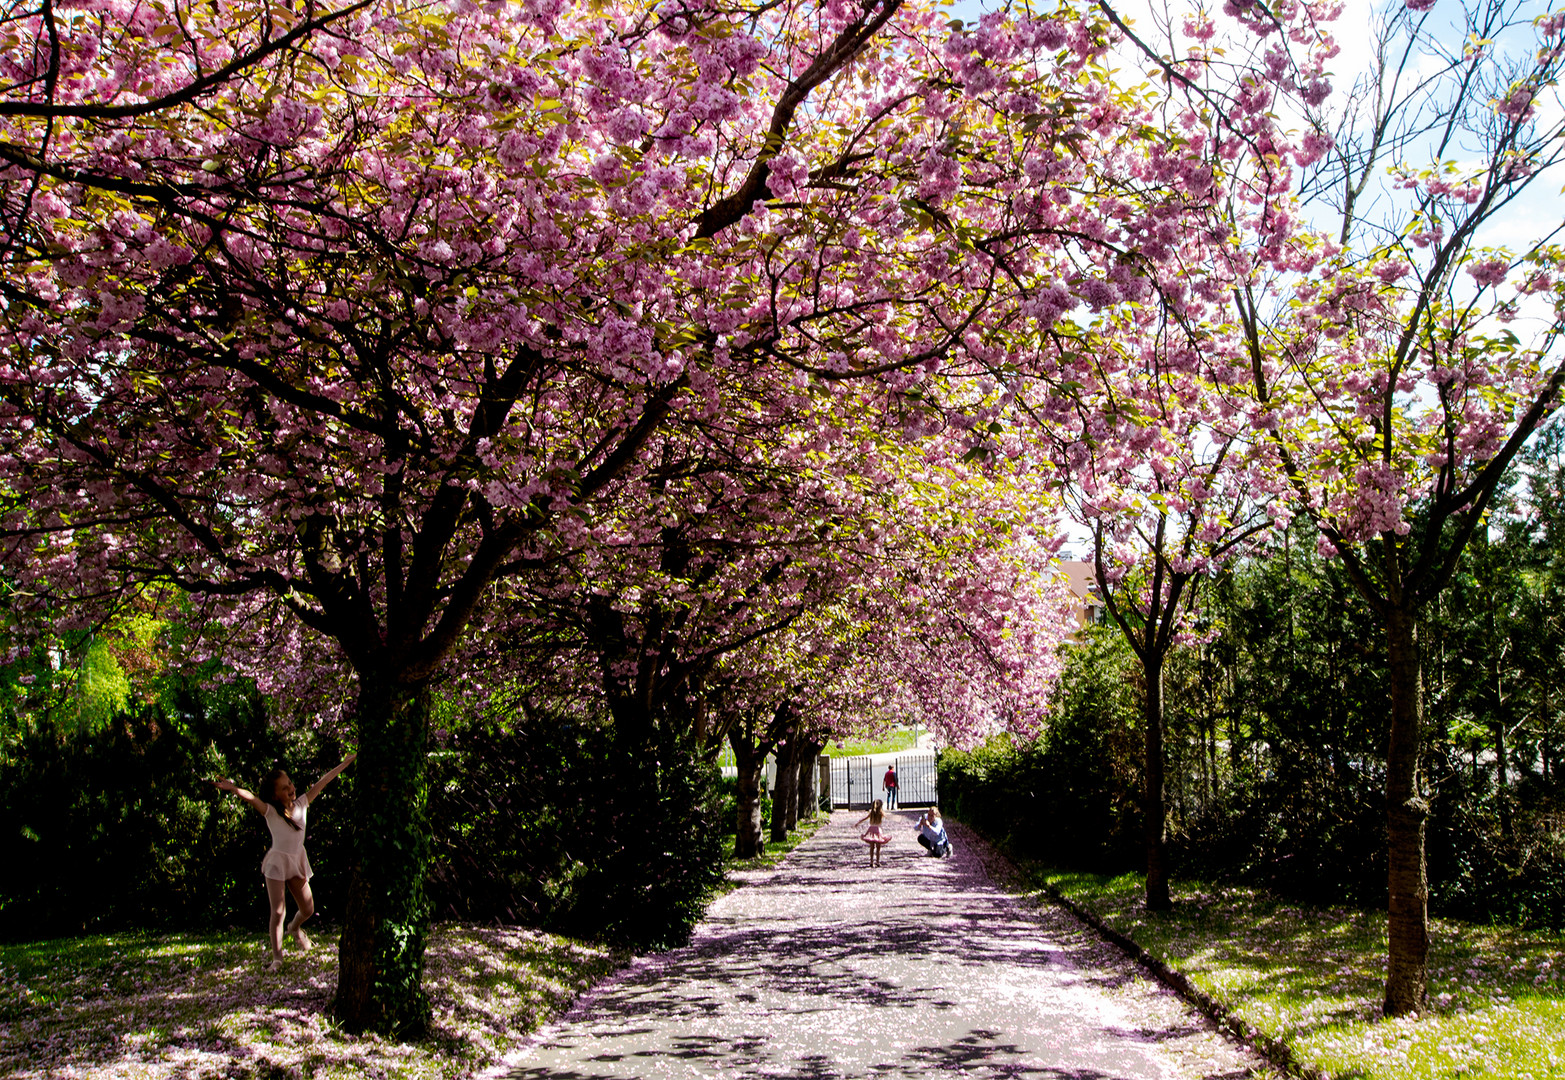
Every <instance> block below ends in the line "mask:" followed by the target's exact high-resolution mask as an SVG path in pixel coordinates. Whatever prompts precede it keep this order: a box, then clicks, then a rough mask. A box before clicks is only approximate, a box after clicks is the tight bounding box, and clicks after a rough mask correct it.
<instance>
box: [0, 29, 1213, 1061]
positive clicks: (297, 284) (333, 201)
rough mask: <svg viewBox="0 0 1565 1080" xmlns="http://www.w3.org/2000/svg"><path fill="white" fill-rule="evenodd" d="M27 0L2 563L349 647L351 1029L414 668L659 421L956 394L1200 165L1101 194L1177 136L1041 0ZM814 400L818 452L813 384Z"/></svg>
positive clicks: (5, 330) (411, 713) (603, 492)
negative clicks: (1002, 10)
mask: <svg viewBox="0 0 1565 1080" xmlns="http://www.w3.org/2000/svg"><path fill="white" fill-rule="evenodd" d="M10 25H11V37H10V38H9V39H8V44H7V45H6V48H5V52H4V55H3V58H0V59H3V63H4V65H5V67H4V72H3V77H4V78H5V80H6V81H5V83H4V84H3V86H0V162H3V163H4V168H3V171H0V185H3V187H0V221H3V222H4V230H5V234H4V237H3V239H0V258H4V260H5V268H4V273H3V274H0V281H3V288H4V290H5V293H4V296H5V306H4V311H3V316H0V403H3V404H0V447H3V453H0V486H3V490H4V492H5V505H4V519H3V521H0V529H3V535H4V537H5V538H6V547H5V553H4V554H5V559H6V562H7V564H8V565H9V566H11V567H13V568H14V570H15V573H16V574H17V575H18V582H19V586H20V588H21V590H22V592H23V594H24V595H25V596H26V597H27V598H29V599H30V600H31V601H32V603H33V606H34V608H35V609H36V610H38V611H40V612H41V611H46V610H47V611H54V612H58V611H68V610H69V611H75V612H78V613H79V615H78V616H76V617H79V618H81V619H83V620H88V619H91V618H92V617H93V612H94V611H95V610H98V609H100V608H101V607H102V606H103V605H105V604H110V603H113V602H114V601H115V600H116V598H118V597H122V596H124V595H127V594H128V593H131V592H134V591H135V590H137V589H140V588H143V587H146V586H148V585H154V586H174V587H176V588H178V589H180V590H182V591H184V592H185V593H186V594H187V595H189V596H190V597H191V598H192V601H193V602H195V603H197V604H199V605H201V606H202V607H201V609H202V610H203V611H205V612H206V613H207V614H208V615H209V616H210V625H209V631H210V632H209V634H208V636H207V638H206V640H207V641H208V642H209V643H216V642H218V641H219V640H221V642H222V644H223V647H224V649H225V650H226V651H225V652H224V656H225V657H226V658H228V659H229V660H231V661H232V662H234V663H236V664H237V665H239V666H240V667H241V668H242V669H243V670H246V671H249V672H253V673H254V674H255V675H256V676H257V677H258V679H260V680H261V681H262V682H263V684H264V686H265V687H266V688H267V689H268V690H271V691H276V692H288V693H291V694H293V695H294V696H295V697H296V698H297V699H303V700H307V699H308V697H309V696H310V695H313V694H315V693H317V692H323V693H324V692H326V691H329V692H330V693H331V694H334V695H337V694H341V693H342V692H343V690H342V689H341V688H342V687H343V685H344V681H343V680H342V678H341V676H342V673H344V672H351V674H352V688H351V690H350V691H348V693H350V695H351V698H352V700H351V703H350V706H349V708H350V711H351V719H352V723H353V724H354V727H355V729H356V733H357V738H358V742H359V746H360V758H359V762H358V770H359V773H358V785H357V786H358V789H359V791H360V794H361V798H360V800H359V805H358V807H357V808H356V810H355V813H356V814H357V816H358V822H357V826H358V827H357V830H356V832H357V835H358V836H359V837H360V852H359V859H358V867H357V869H356V871H355V879H354V884H353V886H352V889H351V896H352V900H351V903H350V906H349V910H348V912H347V918H346V925H345V930H344V934H343V939H342V945H341V955H342V966H341V975H340V979H339V989H338V996H337V999H336V1002H335V1005H334V1008H335V1010H336V1012H337V1014H338V1016H339V1017H340V1018H341V1020H342V1022H343V1023H344V1024H345V1025H346V1026H348V1027H349V1028H352V1029H360V1028H376V1029H380V1030H387V1031H404V1032H406V1031H413V1030H416V1029H417V1028H418V1027H419V1026H420V1024H421V1023H422V1018H423V1015H424V1005H423V1001H422V995H421V992H420V990H419V971H420V958H421V956H422V949H423V940H424V929H423V928H424V904H423V900H422V886H421V882H422V875H423V861H424V850H425V847H426V844H427V840H426V837H427V829H426V828H425V827H424V825H423V823H422V822H421V820H420V815H421V813H422V810H421V807H422V805H423V799H422V790H423V784H424V781H423V772H422V761H423V757H424V755H423V752H422V751H423V746H424V741H425V739H426V735H427V714H428V710H429V697H430V693H431V687H432V686H433V685H434V684H435V683H436V681H437V680H440V679H443V678H447V677H450V676H451V675H452V673H453V672H457V671H460V670H461V668H462V660H463V657H465V656H468V655H471V651H472V650H473V649H478V648H485V647H488V644H487V642H488V641H490V640H492V637H493V635H494V634H496V633H500V632H503V627H501V626H500V625H499V624H498V622H497V621H488V622H486V621H485V618H486V613H487V612H488V611H489V610H490V606H489V605H490V604H491V602H492V601H493V600H494V598H495V597H496V596H497V595H498V594H499V592H500V591H501V590H500V589H499V587H498V585H499V583H502V582H507V581H513V580H519V579H525V578H527V577H528V576H529V575H532V574H536V573H538V572H540V570H543V571H545V572H547V571H548V568H549V567H551V566H552V565H553V564H554V563H555V562H556V561H557V559H558V558H559V557H560V555H561V553H562V552H569V551H573V550H575V549H577V548H581V547H584V546H587V542H586V541H585V540H583V537H584V536H585V537H588V538H590V537H591V535H592V531H593V529H594V528H597V527H598V526H599V524H600V521H599V519H600V517H601V518H602V519H604V520H607V521H609V522H613V521H615V520H621V519H625V518H626V517H627V516H628V515H629V514H631V513H632V510H633V508H635V507H641V508H643V509H646V510H648V511H649V512H650V510H651V508H653V507H654V506H656V505H658V499H657V497H656V495H655V491H654V489H655V488H656V485H657V483H658V481H657V479H656V469H655V466H656V464H657V462H656V460H655V458H654V457H653V456H652V452H653V449H654V448H656V447H659V446H661V445H662V442H661V436H662V435H663V434H665V433H667V432H669V431H672V430H680V431H685V432H694V433H699V435H700V437H701V438H702V439H704V440H706V441H708V442H709V443H710V444H711V446H712V448H713V449H712V453H714V454H726V455H728V456H729V457H730V458H732V459H733V460H738V461H744V460H747V458H748V455H749V454H750V449H749V447H748V444H747V440H748V439H749V438H750V437H751V436H752V435H753V433H754V432H756V431H758V430H763V429H766V428H768V427H787V426H789V425H790V424H794V423H795V422H797V423H799V424H802V423H803V422H804V416H803V414H804V413H805V412H808V411H810V410H811V409H815V407H816V406H815V404H814V403H815V402H818V401H822V400H826V401H836V402H837V410H838V414H839V415H846V414H847V413H848V412H849V411H854V412H856V414H857V415H860V416H862V415H866V414H869V415H876V416H879V417H880V418H882V423H883V426H884V427H885V428H886V429H887V430H888V431H898V432H900V433H901V434H902V435H903V436H905V437H914V438H916V437H918V436H920V435H921V434H923V433H925V432H926V431H927V430H928V429H929V428H930V425H932V424H939V423H943V422H944V420H945V419H946V418H954V417H967V418H969V419H972V418H973V416H974V414H973V413H972V412H971V410H969V409H968V407H967V405H966V404H963V403H961V402H958V403H957V404H956V405H955V406H952V405H950V404H948V403H946V402H945V401H943V400H942V394H943V393H944V392H945V390H944V388H945V387H946V386H949V385H954V384H956V383H957V382H960V381H961V380H962V379H964V378H965V377H967V376H972V377H974V378H987V377H990V376H992V375H993V374H994V372H995V369H996V368H997V366H999V367H1007V366H1009V367H1012V368H1014V367H1016V366H1018V365H1028V364H1031V363H1032V359H1031V358H1030V357H1028V356H1024V355H1021V354H1013V355H1004V350H999V351H997V350H996V348H995V347H994V346H993V345H992V344H990V343H991V342H992V341H993V340H994V338H995V336H996V335H997V334H1000V333H1001V332H1002V331H1003V330H1004V329H1005V328H1006V327H1009V326H1011V325H1013V324H1015V323H1016V322H1017V320H1022V319H1026V320H1032V321H1034V322H1040V323H1045V324H1046V323H1047V322H1049V321H1050V320H1053V319H1056V318H1058V317H1059V316H1060V315H1062V314H1064V313H1065V312H1067V311H1069V310H1070V309H1071V308H1072V307H1074V306H1075V305H1077V304H1078V303H1080V302H1082V300H1083V298H1086V297H1092V298H1096V299H1094V300H1093V301H1092V302H1094V303H1096V302H1098V301H1100V300H1103V299H1105V298H1106V297H1110V296H1112V297H1118V296H1120V295H1121V293H1122V292H1124V291H1125V290H1126V289H1134V287H1135V283H1134V278H1135V275H1134V274H1131V273H1129V272H1128V271H1127V270H1126V269H1125V266H1126V265H1127V262H1126V260H1134V259H1135V258H1136V257H1137V256H1138V254H1139V253H1140V248H1141V247H1142V246H1144V245H1145V246H1148V247H1149V248H1150V249H1151V250H1149V252H1148V253H1147V254H1146V255H1145V256H1143V257H1144V258H1145V259H1146V260H1154V259H1155V257H1156V253H1157V252H1156V245H1155V239H1153V238H1149V234H1148V231H1147V228H1145V227H1144V223H1146V222H1147V221H1148V220H1149V219H1150V217H1151V216H1153V213H1154V210H1155V211H1157V213H1156V215H1155V216H1156V217H1157V219H1158V220H1159V222H1160V223H1161V225H1162V227H1171V223H1172V222H1174V221H1176V220H1177V218H1178V216H1179V214H1181V213H1183V212H1185V209H1186V208H1187V207H1188V206H1190V205H1191V204H1192V203H1196V204H1198V203H1199V202H1200V196H1199V193H1186V192H1183V191H1181V192H1180V193H1178V197H1177V198H1174V197H1173V195H1172V194H1170V195H1169V196H1168V198H1167V200H1166V201H1167V203H1168V204H1169V205H1168V207H1166V208H1165V207H1164V206H1163V205H1161V204H1158V205H1154V203H1155V202H1156V199H1157V191H1158V187H1157V185H1156V184H1151V183H1149V184H1146V185H1143V187H1142V194H1141V195H1140V196H1138V198H1137V199H1135V200H1125V199H1121V198H1116V197H1111V194H1110V193H1111V192H1112V191H1114V190H1116V180H1115V178H1116V177H1118V176H1120V175H1129V174H1130V173H1132V172H1134V170H1135V169H1137V168H1139V167H1140V165H1141V163H1144V162H1145V161H1146V160H1147V159H1148V158H1149V157H1155V156H1156V155H1158V154H1160V153H1164V152H1166V149H1167V147H1168V146H1169V145H1171V144H1172V143H1173V142H1175V141H1177V140H1175V139H1172V138H1169V139H1160V137H1159V136H1158V134H1157V129H1156V127H1155V126H1153V125H1151V123H1150V121H1151V120H1153V119H1155V118H1154V117H1151V116H1150V115H1148V114H1147V113H1146V112H1145V109H1144V107H1143V105H1142V104H1141V103H1140V99H1139V98H1138V97H1137V96H1135V95H1131V94H1128V93H1124V92H1121V91H1120V90H1119V89H1118V88H1116V87H1115V86H1114V85H1113V84H1112V81H1111V80H1110V78H1109V77H1108V75H1107V73H1106V71H1104V70H1103V69H1101V67H1098V66H1094V64H1095V63H1096V61H1097V60H1098V59H1099V58H1100V57H1101V56H1102V55H1103V50H1104V49H1105V48H1106V45H1107V40H1108V38H1107V28H1106V24H1105V23H1104V21H1103V19H1102V18H1101V17H1100V16H1096V15H1093V16H1088V15H1087V14H1084V13H1082V12H1078V11H1073V10H1071V9H1069V8H1062V9H1061V10H1060V11H1058V12H1055V13H1051V14H1049V15H1046V16H1041V17H1032V16H1025V17H1016V18H1010V17H1006V16H1003V15H1000V14H991V15H987V16H985V17H984V19H983V20H981V21H980V22H979V23H978V24H977V25H976V26H970V27H969V26H962V27H960V28H952V27H949V26H948V25H947V22H946V20H945V19H944V18H943V17H942V16H940V15H939V14H938V13H937V11H936V9H935V8H934V7H933V6H931V5H925V4H922V3H912V2H907V0H864V2H856V3H846V4H844V3H836V2H831V3H813V2H807V0H789V2H787V3H783V4H762V5H755V6H754V7H747V6H740V7H737V8H734V7H722V6H716V5H709V4H691V5H683V6H679V7H669V6H656V7H655V6H651V5H625V6H619V7H604V6H603V5H598V4H586V3H580V4H572V3H566V2H564V0H549V2H545V3H540V4H535V5H525V6H523V5H487V6H470V5H454V4H453V5H449V6H445V5H442V6H438V7H436V8H432V9H430V8H421V7H404V6H400V5H399V4H397V3H394V2H391V0H385V2H381V3H376V4H373V5H363V4H360V5H345V6H342V7H324V6H316V5H314V4H312V3H301V4H298V5H295V6H292V7H289V6H277V5H263V6H255V5H253V4H250V3H245V2H234V0H215V2H214V3H212V4H207V5H197V6H193V7H189V8H186V7H182V6H177V5H175V4H173V3H169V2H166V0H153V2H150V3H147V4H143V5H139V6H136V7H134V8H130V9H126V8H123V7H122V6H119V5H112V4H108V3H105V2H101V0H88V2H87V3H84V4H82V5H79V6H77V7H72V8H66V9H60V8H56V7H54V6H52V5H42V6H40V7H38V8H36V9H34V10H32V11H30V12H21V13H19V14H18V15H17V17H16V18H14V19H13V20H12V22H11V24H10ZM1045 377H1047V376H1045ZM850 385H855V386H862V387H867V389H865V390H862V391H860V390H853V391H849V390H847V389H846V388H847V387H849V386H850ZM833 388H843V389H842V392H841V393H838V391H837V390H835V389H833ZM983 393H987V391H984V392H983ZM979 397H982V393H980V394H979ZM807 406H808V407H807ZM866 411H867V413H866ZM810 422H812V423H815V424H816V426H817V429H818V445H817V447H816V449H817V450H818V451H819V452H829V451H830V450H831V449H832V448H833V447H834V446H835V445H837V441H838V439H839V431H838V428H839V426H840V425H838V424H837V423H835V422H834V421H833V419H832V418H831V414H830V412H829V410H828V411H826V412H815V413H814V414H813V417H812V419H811V420H810ZM986 422H988V423H992V422H993V421H986ZM475 623H479V624H482V625H481V630H482V631H483V632H482V633H475V632H474V630H475ZM214 647H215V646H214ZM936 689H937V687H936V686H935V685H934V682H933V681H932V682H931V685H930V687H929V690H930V693H931V694H933V693H934V692H935V691H936ZM947 689H949V688H947ZM942 692H945V691H942ZM952 697H953V700H954V699H955V698H957V697H960V695H957V694H954V693H953V694H952Z"/></svg>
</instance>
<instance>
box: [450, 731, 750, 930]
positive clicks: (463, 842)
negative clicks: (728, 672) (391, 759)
mask: <svg viewBox="0 0 1565 1080" xmlns="http://www.w3.org/2000/svg"><path fill="white" fill-rule="evenodd" d="M430 816H431V820H432V821H433V823H434V860H433V867H432V872H431V881H430V895H431V898H432V900H433V902H434V905H435V913H436V916H437V917H451V918H463V919H472V920H485V919H498V920H503V921H513V922H527V923H533V924H541V925H546V926H551V927H554V928H557V929H560V930H562V931H565V932H567V933H572V934H576V935H578V936H582V937H589V938H595V939H598V940H602V941H607V942H610V943H613V944H619V945H627V946H630V947H633V948H643V949H651V948H663V947H667V946H670V945H675V944H680V943H682V942H684V941H685V940H687V939H688V938H689V935H690V930H691V928H692V927H693V926H694V925H695V923H696V921H697V920H698V919H699V918H700V917H701V912H702V910H703V909H704V906H705V903H706V900H707V898H708V897H709V896H710V894H711V892H712V890H713V889H714V888H715V887H716V886H717V885H718V884H719V883H720V882H721V880H722V875H723V840H722V830H723V824H724V821H723V818H722V803H721V799H720V798H719V794H718V783H717V779H716V769H715V768H714V767H712V766H710V765H706V764H704V763H702V762H700V761H698V760H697V759H696V758H695V756H694V755H693V754H691V753H690V752H689V751H688V750H687V749H685V748H684V747H683V746H682V745H681V743H680V742H679V741H678V740H676V739H674V738H672V737H669V736H659V741H658V743H657V744H655V745H653V746H651V747H645V746H640V745H636V746H627V745H625V744H624V743H623V742H622V741H621V740H620V739H619V738H618V737H616V735H615V732H614V729H613V728H612V727H611V726H608V725H604V724H598V723H594V722H579V721H571V720H566V719H559V718H554V717H543V716H534V717H530V718H528V719H526V720H523V721H520V722H519V723H518V724H517V725H516V726H514V727H511V728H507V729H502V728H498V727H495V726H492V725H491V726H480V727H475V728H472V729H469V730H467V731H463V732H459V733H457V734H455V735H453V736H452V737H451V738H450V740H449V742H448V745H447V747H446V748H445V749H444V750H442V751H440V752H438V753H436V754H435V755H434V757H433V759H432V760H431V763H430Z"/></svg>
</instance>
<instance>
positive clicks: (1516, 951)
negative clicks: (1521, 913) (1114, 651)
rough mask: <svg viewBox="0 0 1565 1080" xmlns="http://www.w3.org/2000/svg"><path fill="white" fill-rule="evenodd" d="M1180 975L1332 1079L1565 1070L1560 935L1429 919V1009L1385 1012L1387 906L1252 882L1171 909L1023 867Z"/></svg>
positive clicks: (1445, 1078) (1182, 900)
mask: <svg viewBox="0 0 1565 1080" xmlns="http://www.w3.org/2000/svg"><path fill="white" fill-rule="evenodd" d="M1044 883H1046V884H1048V885H1050V886H1052V887H1053V888H1054V889H1057V890H1058V891H1059V892H1060V893H1062V894H1063V895H1065V896H1066V897H1068V898H1069V899H1071V900H1073V901H1074V902H1076V903H1077V904H1079V905H1081V906H1082V907H1085V908H1087V909H1089V910H1090V911H1092V912H1093V913H1094V914H1096V915H1097V916H1098V917H1099V918H1101V919H1102V920H1103V921H1104V922H1105V923H1106V924H1107V925H1109V926H1110V927H1112V928H1113V929H1115V930H1117V931H1118V932H1120V933H1121V934H1124V935H1125V936H1127V937H1129V938H1131V939H1132V940H1133V941H1135V942H1136V943H1137V944H1138V945H1140V946H1141V947H1142V948H1144V949H1146V950H1147V952H1149V953H1151V954H1152V955H1153V956H1154V957H1156V958H1157V959H1159V960H1161V961H1162V962H1163V963H1165V964H1167V965H1168V966H1169V967H1171V968H1173V969H1175V970H1177V971H1179V972H1180V973H1182V974H1183V975H1184V976H1185V977H1186V978H1187V979H1189V980H1190V982H1191V983H1192V984H1193V985H1194V986H1195V987H1196V988H1197V989H1199V990H1201V991H1202V992H1204V993H1206V994H1207V995H1208V996H1210V997H1211V998H1213V999H1214V1000H1215V1001H1216V1002H1218V1003H1219V1004H1220V1005H1221V1006H1222V1007H1223V1008H1224V1009H1226V1010H1227V1011H1228V1012H1229V1013H1230V1014H1231V1015H1233V1016H1234V1017H1236V1018H1237V1019H1239V1020H1241V1021H1243V1022H1244V1024H1245V1025H1247V1026H1249V1027H1251V1028H1253V1029H1255V1030H1256V1031H1258V1032H1261V1033H1264V1034H1265V1035H1266V1036H1268V1037H1270V1038H1271V1039H1274V1040H1277V1041H1279V1042H1281V1043H1282V1044H1283V1045H1285V1046H1286V1047H1287V1048H1288V1050H1289V1052H1290V1053H1291V1054H1292V1056H1293V1059H1294V1060H1295V1061H1296V1062H1297V1063H1298V1065H1299V1066H1300V1067H1301V1068H1303V1069H1304V1070H1306V1071H1308V1072H1314V1073H1316V1074H1318V1075H1322V1076H1328V1077H1333V1078H1339V1080H1472V1078H1475V1077H1490V1076H1492V1077H1506V1078H1509V1080H1543V1078H1544V1077H1565V935H1561V934H1558V933H1551V932H1547V931H1529V930H1521V929H1517V928H1515V927H1501V926H1475V925H1472V924H1470V923H1459V922H1454V921H1449V920H1444V919H1434V920H1432V922H1431V940H1432V947H1431V951H1430V958H1429V972H1430V985H1429V994H1430V1005H1431V1010H1430V1012H1429V1013H1428V1014H1426V1015H1424V1016H1422V1017H1418V1018H1400V1019H1396V1020H1388V1019H1385V1018H1383V1017H1382V1016H1381V1014H1380V1002H1381V997H1382V994H1383V992H1384V980H1385V956H1386V928H1385V915H1384V913H1382V912H1366V911H1361V910H1357V909H1352V908H1344V907H1335V908H1314V907H1307V906H1303V905H1300V904H1293V903H1288V902H1286V901H1282V900H1278V899H1276V898H1274V897H1271V896H1270V895H1268V894H1266V893H1264V892H1261V891H1258V890H1255V889H1248V888H1239V887H1230V886H1221V887H1219V886H1210V885H1200V884H1196V883H1189V882H1186V883H1181V884H1176V887H1175V890H1174V892H1175V897H1174V900H1175V907H1174V910H1173V911H1172V912H1167V913H1161V914H1153V913H1151V912H1148V911H1146V910H1145V909H1144V908H1143V907H1142V906H1141V900H1142V896H1143V892H1142V889H1143V879H1142V878H1141V876H1140V875H1136V874H1125V875H1121V876H1118V877H1103V876H1099V875H1092V874H1081V873H1065V872H1058V871H1048V870H1042V869H1038V868H1026V867H1024V868H1022V884H1023V886H1024V887H1025V886H1026V885H1027V884H1032V885H1035V886H1036V885H1040V884H1044Z"/></svg>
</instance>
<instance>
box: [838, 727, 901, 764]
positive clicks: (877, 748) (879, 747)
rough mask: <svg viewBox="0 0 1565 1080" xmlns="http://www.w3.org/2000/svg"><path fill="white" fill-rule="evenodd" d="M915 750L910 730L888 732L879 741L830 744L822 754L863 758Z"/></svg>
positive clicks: (863, 740) (868, 740) (867, 740)
mask: <svg viewBox="0 0 1565 1080" xmlns="http://www.w3.org/2000/svg"><path fill="white" fill-rule="evenodd" d="M911 749H913V732H912V729H910V728H901V729H899V730H897V731H888V732H886V733H885V734H884V735H882V736H881V737H880V738H878V739H861V740H859V741H857V742H845V743H843V744H842V745H841V746H838V745H837V744H836V743H829V744H828V745H827V746H826V749H824V750H822V751H821V753H822V754H825V755H827V756H829V757H861V756H863V755H865V754H895V753H900V752H901V751H903V750H911Z"/></svg>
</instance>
